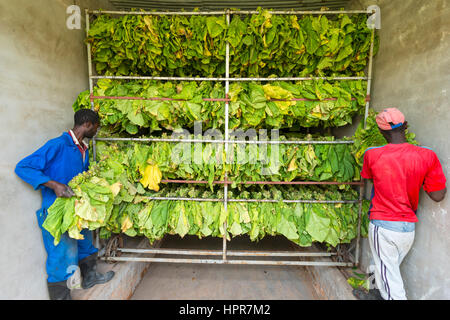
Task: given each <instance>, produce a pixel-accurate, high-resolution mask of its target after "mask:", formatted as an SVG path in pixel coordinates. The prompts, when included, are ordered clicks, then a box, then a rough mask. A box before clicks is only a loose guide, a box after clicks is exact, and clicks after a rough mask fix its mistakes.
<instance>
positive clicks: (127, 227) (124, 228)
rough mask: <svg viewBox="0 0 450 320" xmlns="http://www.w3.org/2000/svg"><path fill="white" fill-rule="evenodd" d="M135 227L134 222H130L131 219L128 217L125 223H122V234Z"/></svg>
mask: <svg viewBox="0 0 450 320" xmlns="http://www.w3.org/2000/svg"><path fill="white" fill-rule="evenodd" d="M132 226H133V222H132V221H131V220H130V218H129V217H128V216H127V217H126V218H125V219H124V220H123V221H122V226H121V230H122V232H126V231H127V230H128V229H130V228H131V227H132Z"/></svg>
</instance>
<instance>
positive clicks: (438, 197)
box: [427, 188, 447, 202]
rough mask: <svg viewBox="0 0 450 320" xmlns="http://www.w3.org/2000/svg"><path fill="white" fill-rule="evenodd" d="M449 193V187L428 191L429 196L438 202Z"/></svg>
mask: <svg viewBox="0 0 450 320" xmlns="http://www.w3.org/2000/svg"><path fill="white" fill-rule="evenodd" d="M446 193H447V188H444V189H442V190H439V191H433V192H427V194H428V196H429V197H430V198H431V199H433V200H434V201H436V202H440V201H442V200H444V198H445V194H446Z"/></svg>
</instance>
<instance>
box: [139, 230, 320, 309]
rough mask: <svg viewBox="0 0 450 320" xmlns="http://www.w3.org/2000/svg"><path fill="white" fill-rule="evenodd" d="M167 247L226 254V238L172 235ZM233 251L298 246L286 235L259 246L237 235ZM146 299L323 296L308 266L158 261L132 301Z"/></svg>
mask: <svg viewBox="0 0 450 320" xmlns="http://www.w3.org/2000/svg"><path fill="white" fill-rule="evenodd" d="M161 248H177V249H210V250H221V249H222V239H220V238H204V239H201V240H200V239H198V238H197V237H193V236H185V237H184V238H183V239H181V238H180V237H179V236H167V237H166V238H165V239H164V240H163V242H162V245H161ZM227 249H229V250H273V251H287V250H292V245H291V243H290V242H289V241H288V240H287V239H285V238H284V237H268V238H264V239H262V240H261V241H259V242H252V241H250V240H249V238H248V237H236V238H233V239H232V241H231V242H227ZM157 257H171V256H168V255H164V256H163V255H158V256H157ZM178 258H180V257H179V256H178ZM196 258H197V257H196ZM202 258H205V257H204V256H203V257H202ZM208 259H211V258H210V257H208ZM233 259H237V257H233ZM258 259H260V258H258ZM276 259H280V258H276ZM284 260H287V258H284ZM144 299H145V300H165V299H172V300H219V299H224V300H245V299H247V300H252V299H254V300H267V299H273V300H286V299H290V300H320V299H321V297H320V296H319V295H318V294H317V293H316V292H315V290H314V287H313V284H312V279H311V277H310V274H309V273H308V272H307V271H306V269H305V267H302V266H268V265H265V266H264V265H221V264H191V263H163V262H156V263H152V264H151V265H150V267H149V268H148V271H147V272H146V274H145V275H144V277H143V279H142V280H141V282H140V284H139V285H138V286H137V288H136V290H135V292H134V295H133V296H132V297H131V300H144Z"/></svg>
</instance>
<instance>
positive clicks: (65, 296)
mask: <svg viewBox="0 0 450 320" xmlns="http://www.w3.org/2000/svg"><path fill="white" fill-rule="evenodd" d="M47 288H48V295H49V296H50V300H72V297H71V295H70V289H69V288H67V284H66V281H60V282H47Z"/></svg>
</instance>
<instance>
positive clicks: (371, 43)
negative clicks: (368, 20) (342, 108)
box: [364, 28, 375, 129]
mask: <svg viewBox="0 0 450 320" xmlns="http://www.w3.org/2000/svg"><path fill="white" fill-rule="evenodd" d="M374 41H375V28H373V29H372V35H371V39H370V51H369V70H368V74H367V94H366V99H367V100H366V110H365V112H364V129H365V128H366V124H367V117H368V116H369V105H370V86H371V84H372V62H373V43H374Z"/></svg>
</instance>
